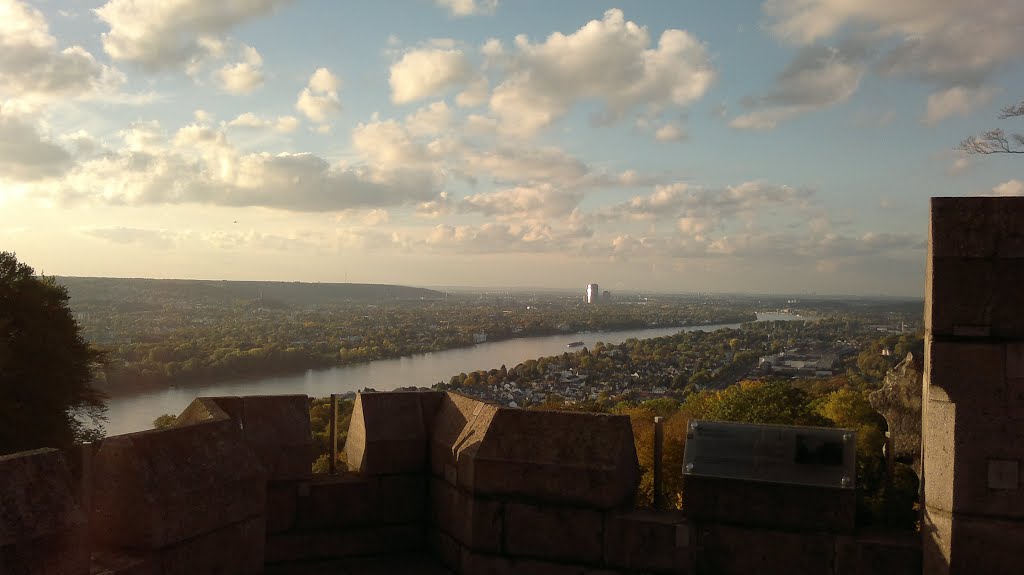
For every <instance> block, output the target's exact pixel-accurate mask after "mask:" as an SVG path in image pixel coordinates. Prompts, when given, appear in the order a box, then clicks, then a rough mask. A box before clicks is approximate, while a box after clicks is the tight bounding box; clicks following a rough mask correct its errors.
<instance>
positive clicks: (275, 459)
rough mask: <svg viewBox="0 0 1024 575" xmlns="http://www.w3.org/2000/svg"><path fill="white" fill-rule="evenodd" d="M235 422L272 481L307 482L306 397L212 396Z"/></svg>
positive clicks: (309, 450)
mask: <svg viewBox="0 0 1024 575" xmlns="http://www.w3.org/2000/svg"><path fill="white" fill-rule="evenodd" d="M210 399H211V400H212V401H214V402H215V403H216V404H217V405H218V406H219V407H220V408H221V409H222V410H223V411H224V412H225V413H227V414H228V415H229V416H230V417H231V419H232V420H234V421H235V422H236V423H238V425H239V428H240V429H241V430H242V434H243V437H244V438H245V441H246V442H247V443H248V444H249V446H250V447H251V448H252V450H253V451H254V452H255V453H256V456H257V457H259V459H260V462H261V463H262V464H263V467H264V468H265V469H266V471H267V479H268V480H271V481H285V480H299V479H308V478H309V477H311V476H312V474H313V436H312V431H311V430H310V423H309V398H308V397H306V396H305V395H265V396H261V395H254V396H247V397H214V398H210Z"/></svg>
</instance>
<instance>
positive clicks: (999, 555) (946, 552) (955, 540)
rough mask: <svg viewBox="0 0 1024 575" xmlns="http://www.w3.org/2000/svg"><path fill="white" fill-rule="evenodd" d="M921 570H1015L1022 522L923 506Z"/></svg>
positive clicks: (1023, 528)
mask: <svg viewBox="0 0 1024 575" xmlns="http://www.w3.org/2000/svg"><path fill="white" fill-rule="evenodd" d="M922 533H923V545H924V549H923V551H924V553H923V558H924V573H927V574H929V575H932V574H941V573H1018V572H1020V550H1021V549H1022V548H1024V522H1020V521H1002V520H997V519H992V518H985V517H977V516H970V515H961V514H957V513H952V514H950V513H946V512H944V511H941V510H937V509H931V508H926V510H925V520H924V521H923V523H922Z"/></svg>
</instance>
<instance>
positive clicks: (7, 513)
mask: <svg viewBox="0 0 1024 575" xmlns="http://www.w3.org/2000/svg"><path fill="white" fill-rule="evenodd" d="M0 480H2V482H3V487H2V488H0V573H4V574H6V573H11V574H19V575H36V574H38V575H44V574H46V575H50V574H54V575H85V574H86V573H88V572H89V534H88V527H87V517H86V514H85V513H84V512H83V510H82V509H81V508H80V507H79V505H78V503H77V501H76V500H75V490H74V488H73V486H72V484H71V473H70V472H69V470H68V467H67V463H66V461H65V459H64V455H63V454H62V453H61V452H60V451H57V450H55V449H37V450H35V451H25V452H21V453H15V454H13V455H4V456H0Z"/></svg>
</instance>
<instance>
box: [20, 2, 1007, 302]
mask: <svg viewBox="0 0 1024 575" xmlns="http://www.w3.org/2000/svg"><path fill="white" fill-rule="evenodd" d="M1022 29H1024V4H1022V3H1020V2H1019V0H988V1H986V2H984V3H982V4H979V3H977V2H976V1H975V0H901V1H899V2H894V1H893V0H859V1H856V2H854V1H851V0H764V1H762V2H757V1H752V0H751V1H746V0H736V1H731V2H714V3H711V2H706V1H701V0H663V1H659V0H650V1H645V2H610V3H609V2H603V1H599V0H585V1H572V0H559V1H557V2H552V1H551V0H547V1H539V0H537V1H535V0H389V1H386V2H383V1H382V2H337V1H336V0H294V1H289V0H224V1H221V2H210V1H209V0H109V1H107V2H102V1H92V2H90V1H86V0H62V1H58V0H36V1H23V0H0V250H6V251H14V252H16V253H17V255H18V257H19V259H20V260H22V261H24V262H26V263H28V264H29V265H32V266H33V267H35V268H36V270H37V271H40V272H43V273H46V274H48V275H70V276H111V277H157V278H199V279H250V280H283V281H319V282H345V281H348V282H363V283H394V284H404V285H416V286H459V285H461V286H477V287H496V288H503V287H507V288H510V289H514V288H521V287H551V288H570V287H577V286H578V287H579V288H580V289H581V290H582V289H583V288H584V286H585V284H587V283H589V282H597V283H599V284H600V285H601V289H610V290H612V291H613V292H614V291H615V290H628V291H636V290H641V291H644V290H646V291H661V292H706V291H711V292H734V293H735V292H748V293H795V294H800V293H818V294H857V295H892V296H921V295H923V293H924V272H925V255H926V249H927V247H926V246H927V224H928V198H929V197H930V196H972V195H1024V173H1022V171H1024V160H1020V159H1018V157H1014V156H1007V155H991V156H969V155H964V154H963V153H961V152H958V151H956V150H955V148H956V146H957V144H958V143H959V142H960V141H961V140H962V139H963V138H965V137H967V136H969V135H972V134H977V133H979V132H981V131H984V130H987V129H991V128H995V127H1003V128H1006V129H1008V130H1009V129H1013V128H1020V129H1024V125H1021V124H1024V119H1017V120H1016V122H1017V123H1016V125H1015V121H1014V119H1008V120H1000V119H999V118H998V115H999V111H1000V109H1001V108H1003V107H1004V106H1007V105H1010V104H1015V103H1017V102H1020V101H1021V100H1022V99H1024V34H1021V33H1020V31H1021V30H1022Z"/></svg>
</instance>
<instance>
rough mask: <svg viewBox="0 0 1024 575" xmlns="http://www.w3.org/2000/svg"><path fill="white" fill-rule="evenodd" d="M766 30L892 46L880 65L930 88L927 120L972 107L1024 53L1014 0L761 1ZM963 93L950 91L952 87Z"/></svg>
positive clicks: (790, 37) (791, 37)
mask: <svg viewBox="0 0 1024 575" xmlns="http://www.w3.org/2000/svg"><path fill="white" fill-rule="evenodd" d="M762 11H763V13H764V15H765V17H766V20H767V25H768V27H769V29H770V30H771V31H772V32H773V33H774V34H775V35H776V36H778V37H780V38H782V39H784V40H786V41H789V42H792V43H795V44H800V45H805V44H811V43H814V42H816V41H819V40H822V39H826V38H829V37H832V36H836V35H840V34H842V33H844V31H846V30H850V29H852V30H855V31H857V33H859V34H862V35H867V36H869V37H872V38H874V41H873V43H874V44H875V45H879V46H889V47H888V48H887V50H886V51H885V52H884V53H883V54H882V56H881V59H880V60H879V62H878V64H877V70H878V72H879V73H881V74H883V75H886V76H899V77H906V78H911V79H914V80H917V81H920V82H923V83H926V84H930V85H933V86H935V87H936V88H937V91H936V93H935V94H933V96H934V97H935V100H931V99H930V100H929V106H928V109H929V111H928V112H926V115H925V116H926V119H928V118H931V119H932V121H940V120H941V119H942V118H945V117H948V116H949V114H950V113H952V112H950V110H951V109H952V110H960V109H963V107H965V106H976V105H978V104H979V100H977V99H978V98H981V99H982V100H983V99H984V98H985V97H987V96H986V93H985V92H984V90H983V88H984V87H985V86H987V85H988V83H989V81H990V79H991V77H992V75H993V74H994V73H995V72H996V71H998V70H1000V69H1004V68H1007V67H1009V66H1011V65H1013V64H1014V62H1016V61H1017V60H1018V59H1019V58H1020V57H1021V56H1022V55H1024V35H1022V34H1021V33H1020V30H1021V28H1022V27H1024V10H1021V9H1020V3H1019V2H1018V1H1017V0H991V1H990V2H986V3H985V4H984V6H979V5H978V4H977V2H975V1H974V0H905V1H902V2H891V1H889V0H861V1H858V2H849V1H847V0H766V1H765V2H764V4H763V5H762ZM957 87H959V88H963V89H964V90H965V91H963V92H950V89H953V88H957Z"/></svg>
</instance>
